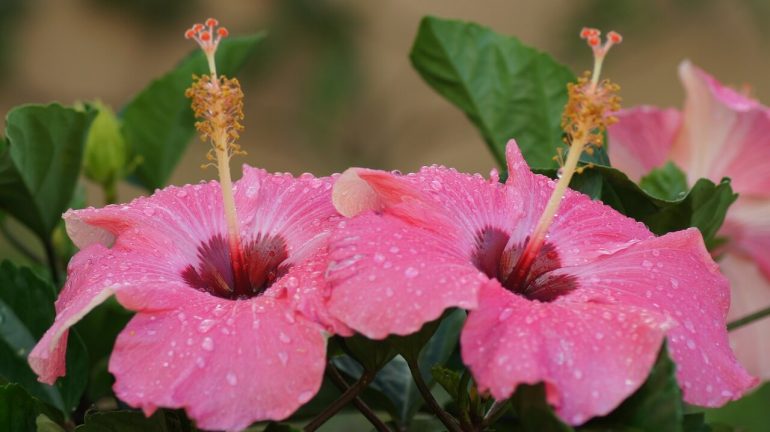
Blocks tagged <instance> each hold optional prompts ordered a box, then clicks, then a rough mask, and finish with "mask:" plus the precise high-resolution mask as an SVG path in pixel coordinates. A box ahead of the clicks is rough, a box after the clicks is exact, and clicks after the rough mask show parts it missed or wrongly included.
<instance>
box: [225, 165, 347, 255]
mask: <svg viewBox="0 0 770 432" xmlns="http://www.w3.org/2000/svg"><path fill="white" fill-rule="evenodd" d="M333 182H334V177H320V178H317V177H313V176H312V175H310V174H303V175H302V176H300V177H296V178H295V177H293V176H292V175H291V174H269V173H267V172H266V171H265V170H261V169H257V168H252V167H249V166H248V165H244V166H243V178H242V179H241V180H239V181H238V182H237V183H236V193H235V203H236V207H237V209H238V215H239V218H240V223H241V235H242V236H244V237H246V238H248V236H249V235H256V234H259V233H262V234H268V235H280V236H281V237H282V238H283V240H284V241H286V245H287V249H288V253H289V263H296V262H300V261H302V260H304V259H305V258H306V257H307V256H308V255H309V254H311V253H313V252H314V251H315V250H316V249H318V248H319V247H320V246H321V243H322V242H323V241H324V240H325V238H326V236H327V235H328V232H329V230H331V228H332V227H333V226H334V225H335V224H336V222H337V220H338V219H339V218H340V216H339V214H338V213H337V211H336V210H335V209H334V206H333V205H332V203H331V188H332V183H333Z"/></svg>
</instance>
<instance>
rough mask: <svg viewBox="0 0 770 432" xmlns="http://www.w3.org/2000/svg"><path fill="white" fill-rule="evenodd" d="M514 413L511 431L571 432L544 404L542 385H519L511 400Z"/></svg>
mask: <svg viewBox="0 0 770 432" xmlns="http://www.w3.org/2000/svg"><path fill="white" fill-rule="evenodd" d="M511 405H512V406H513V409H514V411H515V413H516V420H517V421H516V422H515V423H514V426H513V428H512V430H514V431H516V432H539V431H549V432H573V431H574V429H572V428H571V427H570V426H568V425H567V424H565V423H564V422H562V421H561V420H560V419H559V417H557V416H556V414H554V412H553V409H552V408H551V406H550V405H548V403H547V402H546V399H545V386H544V385H543V384H537V385H528V384H520V385H519V386H518V387H517V388H516V393H514V394H513V397H512V398H511Z"/></svg>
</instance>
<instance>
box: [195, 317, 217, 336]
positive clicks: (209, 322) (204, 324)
mask: <svg viewBox="0 0 770 432" xmlns="http://www.w3.org/2000/svg"><path fill="white" fill-rule="evenodd" d="M216 323H217V322H216V321H214V320H213V319H205V320H203V321H201V322H200V324H198V331H199V332H201V333H206V332H208V331H209V330H211V327H214V324H216Z"/></svg>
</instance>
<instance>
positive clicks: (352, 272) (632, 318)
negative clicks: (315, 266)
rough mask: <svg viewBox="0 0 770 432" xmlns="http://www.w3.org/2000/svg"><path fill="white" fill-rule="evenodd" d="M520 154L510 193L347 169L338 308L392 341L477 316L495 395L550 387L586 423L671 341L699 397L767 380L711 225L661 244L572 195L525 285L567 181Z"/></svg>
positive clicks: (512, 153) (470, 360)
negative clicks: (746, 344) (745, 356)
mask: <svg viewBox="0 0 770 432" xmlns="http://www.w3.org/2000/svg"><path fill="white" fill-rule="evenodd" d="M507 158H508V167H509V173H510V177H509V178H508V180H507V182H506V183H505V184H500V183H499V182H498V179H497V178H496V176H492V178H491V179H490V180H488V181H486V180H484V179H483V178H482V177H481V176H479V175H475V176H471V175H466V174H461V173H458V172H456V171H454V170H451V169H446V168H443V167H436V166H433V167H428V168H424V169H422V170H421V171H420V172H418V173H414V174H408V175H403V176H402V175H398V174H392V173H387V172H382V171H373V170H367V169H351V170H348V171H347V172H345V173H344V174H343V175H342V176H341V177H340V178H339V179H338V180H337V182H336V184H335V186H334V191H333V200H334V202H335V206H336V207H337V209H338V210H339V211H340V213H342V214H344V215H346V216H354V215H355V217H353V218H352V219H350V220H349V221H348V223H347V224H346V225H345V228H344V229H341V230H339V231H337V232H335V233H334V234H333V235H332V239H331V240H330V246H329V250H330V260H331V261H330V263H331V264H330V267H329V272H328V279H329V281H330V284H331V285H332V292H331V296H330V298H329V301H328V306H329V311H330V312H331V313H332V314H333V315H334V316H336V317H338V318H339V319H340V320H341V321H343V322H344V323H346V324H347V325H349V326H350V327H351V328H353V329H355V330H356V331H358V332H360V333H363V334H364V335H366V336H368V337H370V338H374V339H381V338H384V337H386V336H387V335H389V334H399V335H405V334H409V333H412V332H414V331H416V330H418V329H419V328H420V326H422V324H424V323H425V322H428V321H431V320H434V319H436V318H438V317H439V316H440V315H441V313H442V311H443V310H445V309H447V308H451V307H461V308H466V309H470V310H471V312H470V314H469V316H468V320H467V322H466V324H465V327H464V329H463V333H462V337H461V343H462V356H463V360H464V361H465V363H466V364H467V365H468V366H469V367H470V369H471V371H472V373H473V375H474V377H475V379H476V381H477V382H478V385H479V387H480V388H481V389H482V390H488V391H489V392H490V393H491V394H492V395H493V396H494V397H495V398H496V399H506V398H508V397H509V396H511V394H512V393H513V392H514V390H515V388H516V386H517V385H519V384H521V383H529V384H533V383H537V382H545V383H546V389H547V395H548V400H549V402H550V403H551V404H552V405H554V406H555V407H556V409H557V412H558V414H559V415H560V416H561V417H562V418H563V419H565V420H566V421H568V422H570V423H572V424H580V423H582V422H584V421H586V420H587V419H589V418H590V417H593V416H597V415H603V414H606V413H609V412H610V411H612V409H614V408H615V407H616V406H617V405H618V404H619V403H620V402H621V401H622V400H623V399H625V398H626V397H627V396H629V395H630V394H631V393H633V392H634V391H635V390H636V389H637V388H638V387H639V386H640V385H641V384H642V383H643V382H644V380H645V378H646V376H647V374H648V373H649V371H650V368H651V366H652V364H653V363H654V361H655V359H656V355H657V353H658V350H659V348H660V346H661V343H662V341H663V339H664V338H666V339H667V340H668V347H669V350H670V353H671V356H672V357H673V359H674V360H675V361H676V363H677V365H678V370H677V378H678V381H679V383H680V385H681V387H682V388H683V391H684V397H685V400H686V401H688V402H690V403H693V404H697V405H704V406H717V405H721V404H723V403H725V402H726V401H729V400H733V399H736V398H738V397H740V395H742V394H743V393H744V392H745V391H746V389H748V388H749V387H751V386H753V385H754V384H755V379H753V378H752V377H751V376H749V375H748V374H747V373H746V371H745V370H744V369H743V368H742V367H741V366H740V365H739V364H738V363H737V362H736V360H735V357H734V355H733V353H732V352H731V350H730V347H729V345H728V342H727V333H726V330H725V317H726V315H727V310H728V307H729V292H728V286H727V281H726V279H725V278H724V277H723V276H722V275H721V274H720V273H719V270H718V267H717V265H716V264H715V263H714V262H713V260H712V259H711V257H710V256H709V254H708V252H707V251H706V249H705V247H704V245H703V240H702V237H701V235H700V233H699V232H698V231H697V230H695V229H689V230H686V231H680V232H676V233H671V234H667V235H664V236H661V237H655V236H654V235H653V234H652V233H651V232H650V231H649V230H647V228H645V227H644V225H642V224H641V223H638V222H636V221H634V220H632V219H630V218H627V217H625V216H622V215H621V214H619V213H617V212H616V211H615V210H613V209H611V208H610V207H607V206H605V205H603V204H602V203H600V202H597V201H592V200H591V199H590V198H588V197H587V196H585V195H582V194H580V193H577V192H574V191H567V193H566V195H565V196H564V198H563V199H562V203H561V207H560V208H559V212H558V214H557V215H556V217H555V218H554V221H553V224H552V225H551V227H550V230H549V231H548V235H547V236H546V238H545V245H544V247H543V248H542V249H541V251H540V253H539V254H538V255H537V257H536V258H535V260H534V263H533V264H532V267H531V270H530V271H529V272H528V273H527V274H526V275H525V277H523V278H516V277H513V276H512V275H513V269H514V264H515V263H516V262H517V261H518V258H519V256H520V255H521V254H522V249H523V247H524V245H525V243H526V242H527V241H528V238H529V236H530V234H531V233H532V231H533V229H534V227H535V224H536V222H537V220H538V218H539V216H540V215H541V213H542V212H543V209H544V207H545V206H546V202H547V201H548V197H549V195H550V194H551V192H552V190H553V189H554V182H553V181H552V180H550V179H548V178H546V177H544V176H541V175H535V174H533V173H532V172H531V171H530V170H529V168H528V167H527V165H526V162H525V161H524V159H523V158H522V156H521V154H520V152H519V150H518V148H517V146H516V145H515V143H513V142H511V143H509V145H508V149H507Z"/></svg>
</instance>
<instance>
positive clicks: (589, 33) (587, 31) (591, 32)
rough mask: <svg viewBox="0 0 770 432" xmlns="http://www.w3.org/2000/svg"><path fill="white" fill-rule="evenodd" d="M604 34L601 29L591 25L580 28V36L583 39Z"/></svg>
mask: <svg viewBox="0 0 770 432" xmlns="http://www.w3.org/2000/svg"><path fill="white" fill-rule="evenodd" d="M601 34H602V32H600V31H599V30H597V29H595V28H591V27H583V29H582V30H580V38H581V39H589V38H593V37H599V36H600V35H601Z"/></svg>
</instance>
